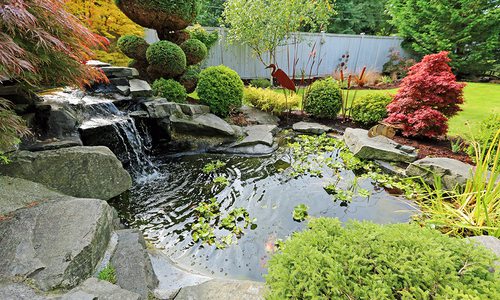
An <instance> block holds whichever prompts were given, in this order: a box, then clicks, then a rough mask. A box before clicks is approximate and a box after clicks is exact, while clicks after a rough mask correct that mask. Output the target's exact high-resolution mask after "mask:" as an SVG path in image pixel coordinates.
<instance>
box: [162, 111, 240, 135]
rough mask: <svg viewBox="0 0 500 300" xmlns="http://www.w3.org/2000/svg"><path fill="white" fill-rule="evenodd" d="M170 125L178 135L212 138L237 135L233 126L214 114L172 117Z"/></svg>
mask: <svg viewBox="0 0 500 300" xmlns="http://www.w3.org/2000/svg"><path fill="white" fill-rule="evenodd" d="M170 123H171V126H172V130H173V131H174V132H176V133H182V134H189V135H194V136H200V135H202V136H211V137H218V136H219V137H220V136H223V137H227V136H234V135H235V131H234V129H233V128H232V127H231V125H229V124H228V123H227V122H226V121H224V120H222V119H221V118H219V117H217V116H216V115H213V114H202V115H195V116H193V117H187V116H180V117H179V116H175V115H172V116H171V117H170Z"/></svg>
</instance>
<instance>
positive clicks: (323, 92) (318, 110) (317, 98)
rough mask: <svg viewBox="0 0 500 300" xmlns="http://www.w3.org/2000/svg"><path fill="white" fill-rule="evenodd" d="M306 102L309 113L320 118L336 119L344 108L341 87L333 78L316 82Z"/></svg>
mask: <svg viewBox="0 0 500 300" xmlns="http://www.w3.org/2000/svg"><path fill="white" fill-rule="evenodd" d="M304 102H305V103H304V110H305V111H306V112H307V113H309V114H311V115H313V116H315V117H318V118H336V117H337V114H338V113H339V111H340V109H341V108H342V95H341V93H340V87H339V86H338V84H337V83H336V82H335V81H334V80H333V78H331V77H329V78H326V79H321V80H318V81H315V82H314V83H313V84H312V85H311V87H310V89H309V91H308V92H307V94H306V96H305V99H304Z"/></svg>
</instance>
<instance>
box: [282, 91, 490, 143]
mask: <svg viewBox="0 0 500 300" xmlns="http://www.w3.org/2000/svg"><path fill="white" fill-rule="evenodd" d="M277 91H279V92H282V90H277ZM303 92H304V91H303V89H300V90H299V94H303ZM355 92H356V91H351V92H350V95H349V99H352V97H354V93H355ZM396 92H397V89H392V90H359V91H357V94H356V97H361V96H363V95H367V94H392V95H394V94H396ZM464 95H465V103H464V104H463V105H462V109H463V110H462V111H461V112H459V114H458V115H456V116H455V117H453V118H451V119H450V121H449V132H448V134H449V135H450V136H461V137H464V138H466V137H470V136H471V133H472V134H474V133H475V131H476V130H477V129H478V125H479V124H480V123H481V121H482V120H484V119H486V118H487V117H488V116H489V115H491V114H492V113H495V112H496V113H500V84H494V83H467V86H466V87H465V89H464Z"/></svg>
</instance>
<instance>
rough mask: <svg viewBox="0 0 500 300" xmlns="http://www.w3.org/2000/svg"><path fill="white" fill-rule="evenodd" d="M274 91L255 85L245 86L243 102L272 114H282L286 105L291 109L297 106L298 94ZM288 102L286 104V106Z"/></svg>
mask: <svg viewBox="0 0 500 300" xmlns="http://www.w3.org/2000/svg"><path fill="white" fill-rule="evenodd" d="M287 97H288V98H286V97H285V95H284V94H281V93H276V92H274V91H273V90H271V89H261V88H256V87H252V86H249V87H246V88H245V90H244V92H243V102H244V103H250V104H252V105H253V106H255V107H257V108H259V109H261V110H263V111H267V112H272V113H273V114H278V115H279V114H282V113H283V112H285V111H286V109H287V107H288V108H290V109H292V108H296V107H298V106H299V103H300V96H298V95H297V94H295V95H288V96H287ZM287 103H288V106H287Z"/></svg>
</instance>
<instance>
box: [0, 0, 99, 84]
mask: <svg viewBox="0 0 500 300" xmlns="http://www.w3.org/2000/svg"><path fill="white" fill-rule="evenodd" d="M64 2H65V0H3V1H0V29H1V31H0V81H1V80H5V79H14V80H17V81H19V82H21V83H27V84H29V85H32V86H33V85H35V86H36V85H60V84H78V85H85V84H88V83H90V82H91V81H94V80H106V77H105V76H104V74H102V72H99V71H98V70H95V69H92V68H90V67H87V66H85V64H83V62H85V61H87V60H89V59H90V58H91V57H92V55H93V54H92V50H91V49H92V48H96V47H104V46H105V45H106V43H107V41H106V40H105V39H104V38H103V37H100V36H98V35H95V34H93V33H92V32H91V31H90V30H88V29H87V28H85V27H84V26H83V25H82V24H81V23H80V22H79V21H78V19H77V18H76V17H74V16H73V15H71V14H70V13H68V12H66V11H65V10H64Z"/></svg>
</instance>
